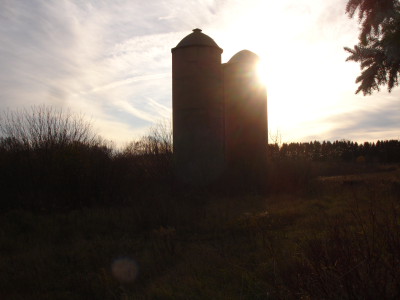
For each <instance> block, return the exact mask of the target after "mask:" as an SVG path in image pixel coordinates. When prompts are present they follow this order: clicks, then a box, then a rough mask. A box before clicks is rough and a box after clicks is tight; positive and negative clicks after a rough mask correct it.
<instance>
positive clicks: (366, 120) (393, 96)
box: [0, 0, 400, 146]
mask: <svg viewBox="0 0 400 300" xmlns="http://www.w3.org/2000/svg"><path fill="white" fill-rule="evenodd" d="M346 3H347V0H325V1H320V0H280V1H267V0H168V1H161V0H148V1H142V0H130V1H128V0H109V1H107V0H93V1H85V0H43V1H40V0H0V111H1V112H3V111H6V110H7V109H12V110H13V109H22V108H29V107H31V106H33V105H40V104H45V105H47V106H52V107H55V108H60V109H68V108H69V109H70V110H71V111H73V112H77V113H82V114H84V115H86V116H87V117H88V119H92V120H93V121H94V127H95V128H96V129H97V130H98V132H99V133H100V134H101V135H102V136H103V137H104V138H105V139H108V140H112V141H114V142H115V143H116V144H117V145H120V146H123V145H124V144H126V143H128V142H130V141H132V140H135V139H138V138H140V137H141V136H143V135H145V134H146V132H147V131H148V129H149V128H150V127H151V126H153V125H154V124H157V123H158V122H160V121H163V120H168V119H171V118H172V76H171V75H172V74H171V73H172V56H171V48H173V47H175V46H176V45H177V44H178V43H179V41H180V40H181V39H183V38H184V37H185V36H186V35H188V34H190V33H191V32H192V29H194V28H201V29H202V30H203V33H205V34H207V35H209V36H210V37H211V38H213V39H214V41H215V42H216V43H217V44H218V45H219V46H220V47H221V48H222V49H223V50H224V51H223V54H222V62H223V63H225V62H227V61H228V60H229V59H230V58H231V57H232V56H233V55H234V54H235V53H237V52H238V51H240V50H243V49H247V50H250V51H253V52H254V53H256V54H257V55H258V56H260V57H261V59H262V71H263V72H262V74H263V77H264V78H265V82H266V86H267V94H268V122H269V130H270V131H271V133H272V134H276V132H277V130H278V131H279V132H280V134H281V136H282V140H283V141H284V142H309V141H314V140H319V141H323V140H330V141H334V140H341V139H346V140H351V141H357V142H359V143H362V142H365V141H370V142H374V141H377V140H386V139H388V140H390V139H396V140H397V139H399V136H400V87H398V88H395V89H394V90H393V91H392V92H391V93H388V92H387V88H386V87H385V86H382V88H381V91H380V92H375V93H374V94H373V95H372V96H366V97H364V96H363V95H362V93H360V94H357V95H355V93H354V92H355V91H356V89H357V86H358V85H357V84H355V79H356V77H357V76H358V75H359V74H360V67H359V65H358V64H357V63H354V62H345V60H346V57H347V56H348V53H347V52H345V51H344V50H343V47H345V46H347V47H351V48H352V47H353V46H354V45H355V44H357V42H358V31H359V24H358V22H357V20H356V19H349V17H348V16H347V15H346V14H345V6H346Z"/></svg>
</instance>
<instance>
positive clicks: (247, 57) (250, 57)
mask: <svg viewBox="0 0 400 300" xmlns="http://www.w3.org/2000/svg"><path fill="white" fill-rule="evenodd" d="M260 60H261V58H260V57H259V56H258V55H257V54H255V53H254V52H251V51H249V50H242V51H239V52H238V53H236V54H235V55H234V56H232V58H231V59H230V60H229V61H228V64H234V63H241V64H243V63H245V64H256V63H258V62H259V61H260Z"/></svg>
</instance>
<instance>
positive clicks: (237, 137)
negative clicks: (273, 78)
mask: <svg viewBox="0 0 400 300" xmlns="http://www.w3.org/2000/svg"><path fill="white" fill-rule="evenodd" d="M256 68H257V67H256V65H254V64H246V63H226V64H223V75H224V77H223V78H224V106H225V156H226V157H225V159H226V165H227V169H228V170H230V171H229V172H236V173H237V174H239V175H240V177H241V178H245V179H246V180H259V179H260V178H261V177H262V176H263V175H262V174H264V173H265V171H266V163H267V147H268V114H267V91H266V87H265V84H263V83H262V82H261V81H260V79H259V76H258V73H257V69H256Z"/></svg>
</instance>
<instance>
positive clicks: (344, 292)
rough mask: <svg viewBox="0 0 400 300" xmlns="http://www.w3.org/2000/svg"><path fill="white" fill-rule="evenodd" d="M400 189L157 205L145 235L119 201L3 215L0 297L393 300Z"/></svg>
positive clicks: (356, 179) (310, 190)
mask: <svg viewBox="0 0 400 300" xmlns="http://www.w3.org/2000/svg"><path fill="white" fill-rule="evenodd" d="M399 186H400V172H399V170H397V171H391V172H380V173H371V174H357V175H346V176H334V177H320V178H317V179H315V180H313V181H311V182H310V183H309V184H308V185H304V186H303V190H302V191H301V192H296V193H291V194H275V195H272V196H270V197H265V196H254V195H253V196H240V197H239V196H237V197H215V196H214V197H209V196H194V195H188V196H187V198H183V200H182V199H180V198H179V199H178V198H177V199H175V198H173V197H170V196H168V197H167V196H166V199H165V201H166V203H168V206H166V207H157V206H156V205H157V203H158V204H159V203H160V201H159V200H160V199H158V200H157V201H155V202H154V205H153V206H150V207H151V208H152V209H153V211H154V215H153V216H152V215H151V211H149V212H147V213H148V214H149V215H147V216H148V218H149V219H148V220H147V221H146V224H145V226H144V225H143V222H144V221H143V219H145V218H146V216H145V215H143V213H144V212H145V211H144V210H143V209H142V208H140V210H139V212H140V213H139V212H138V211H137V207H136V206H135V205H132V206H130V205H129V203H128V204H126V206H125V207H119V208H118V207H114V208H108V209H104V208H97V209H96V208H91V209H85V210H77V211H72V212H70V213H69V214H68V215H66V214H63V213H52V214H48V213H46V212H41V213H30V212H26V211H20V210H14V211H10V212H8V213H6V214H3V215H1V216H0V240H1V242H0V270H1V272H0V298H1V299H384V298H385V297H386V299H396V297H398V293H399V292H400V284H399V283H398V280H399V279H400V278H398V275H397V274H400V268H399V266H400V256H399V255H400V254H399V253H400V251H399V249H400V243H399V237H400V230H399V226H400V219H399V215H398V213H397V210H398V205H399V204H400V189H399ZM157 197H162V196H160V195H158V196H157ZM161 200H162V199H161ZM149 201H151V199H149ZM143 206H146V203H143ZM166 215H168V216H169V217H166ZM360 232H362V233H360ZM136 265H137V266H138V267H137V268H138V270H139V272H138V275H137V277H136V276H135V275H136V271H137V270H136Z"/></svg>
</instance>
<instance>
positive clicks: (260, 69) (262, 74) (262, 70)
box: [257, 61, 267, 84]
mask: <svg viewBox="0 0 400 300" xmlns="http://www.w3.org/2000/svg"><path fill="white" fill-rule="evenodd" d="M257 73H258V78H259V79H260V80H261V82H262V83H263V84H267V70H266V66H265V63H263V61H259V62H258V64H257Z"/></svg>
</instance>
